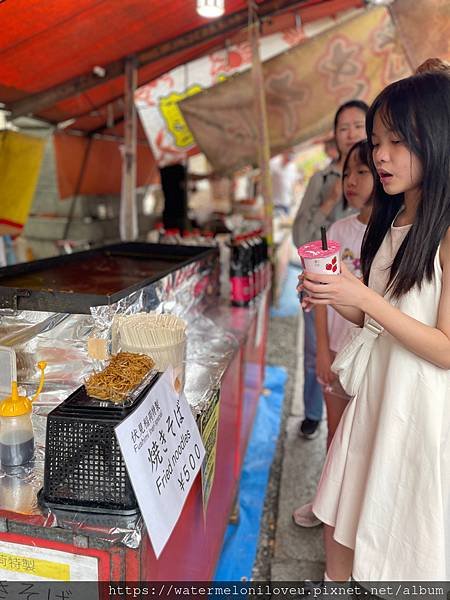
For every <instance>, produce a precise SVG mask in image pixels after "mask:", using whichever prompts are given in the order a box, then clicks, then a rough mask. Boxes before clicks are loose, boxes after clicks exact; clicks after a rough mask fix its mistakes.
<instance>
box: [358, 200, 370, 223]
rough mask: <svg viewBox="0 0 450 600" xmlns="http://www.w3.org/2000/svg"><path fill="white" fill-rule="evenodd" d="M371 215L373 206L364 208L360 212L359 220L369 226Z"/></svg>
mask: <svg viewBox="0 0 450 600" xmlns="http://www.w3.org/2000/svg"><path fill="white" fill-rule="evenodd" d="M371 214H372V205H371V204H370V205H369V206H363V207H362V209H361V210H360V211H359V215H358V217H357V219H358V221H359V222H360V223H362V224H363V225H367V223H368V222H369V219H370V215H371Z"/></svg>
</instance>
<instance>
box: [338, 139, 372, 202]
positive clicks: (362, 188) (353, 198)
mask: <svg viewBox="0 0 450 600" xmlns="http://www.w3.org/2000/svg"><path fill="white" fill-rule="evenodd" d="M342 185H343V191H344V196H345V197H346V198H347V201H348V203H349V204H350V206H351V207H352V208H356V209H358V210H361V208H363V206H365V205H366V204H367V202H368V201H369V200H370V199H371V197H372V192H373V176H372V173H371V171H370V169H369V167H368V166H367V165H365V164H364V163H362V162H361V161H360V160H359V156H358V151H357V150H355V151H354V152H352V153H351V155H350V158H349V160H348V162H347V167H346V169H345V171H344V173H343V178H342Z"/></svg>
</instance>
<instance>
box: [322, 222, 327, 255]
mask: <svg viewBox="0 0 450 600" xmlns="http://www.w3.org/2000/svg"><path fill="white" fill-rule="evenodd" d="M320 234H321V236H322V250H328V242H327V230H326V228H325V227H323V226H322V227H321V228H320Z"/></svg>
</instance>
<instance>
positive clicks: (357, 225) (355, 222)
mask: <svg viewBox="0 0 450 600" xmlns="http://www.w3.org/2000/svg"><path fill="white" fill-rule="evenodd" d="M366 227H367V225H364V224H363V223H361V221H360V220H359V219H358V213H352V214H351V215H347V216H346V217H342V219H338V220H337V221H335V222H334V223H333V224H332V225H331V226H330V234H331V233H333V232H341V231H344V232H346V231H348V230H349V229H358V230H359V229H361V230H365V229H366Z"/></svg>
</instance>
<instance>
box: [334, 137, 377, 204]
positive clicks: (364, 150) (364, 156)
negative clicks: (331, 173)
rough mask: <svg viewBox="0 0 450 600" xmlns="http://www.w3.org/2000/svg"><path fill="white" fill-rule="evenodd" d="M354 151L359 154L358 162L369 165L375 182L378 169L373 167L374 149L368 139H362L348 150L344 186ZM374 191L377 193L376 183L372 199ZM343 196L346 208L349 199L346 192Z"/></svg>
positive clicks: (343, 175)
mask: <svg viewBox="0 0 450 600" xmlns="http://www.w3.org/2000/svg"><path fill="white" fill-rule="evenodd" d="M354 152H356V153H357V155H358V162H360V163H361V164H362V165H366V167H368V168H369V169H370V172H371V173H372V177H373V180H374V183H375V180H376V171H375V169H374V167H373V161H372V150H371V148H370V146H369V142H368V141H367V140H361V141H360V142H356V144H353V146H352V147H351V148H350V150H349V151H348V154H347V156H346V157H345V160H344V167H343V169H342V188H344V179H345V171H346V170H347V167H348V163H349V162H350V157H351V155H352V154H353V153H354ZM374 193H375V185H374V186H373V191H372V194H371V197H370V200H373V198H374ZM342 196H343V200H342V204H343V207H344V209H346V208H347V206H348V200H347V198H346V197H345V194H344V193H343V194H342Z"/></svg>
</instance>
